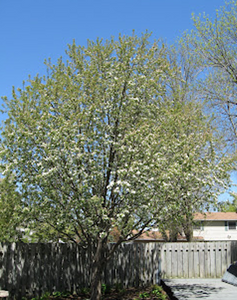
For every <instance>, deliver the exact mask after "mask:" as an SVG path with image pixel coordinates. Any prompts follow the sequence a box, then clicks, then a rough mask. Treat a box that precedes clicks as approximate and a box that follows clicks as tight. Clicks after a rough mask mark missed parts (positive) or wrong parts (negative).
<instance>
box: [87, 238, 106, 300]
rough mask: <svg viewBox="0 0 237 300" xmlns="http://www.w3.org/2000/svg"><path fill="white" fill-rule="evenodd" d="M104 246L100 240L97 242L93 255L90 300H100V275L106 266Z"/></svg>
mask: <svg viewBox="0 0 237 300" xmlns="http://www.w3.org/2000/svg"><path fill="white" fill-rule="evenodd" d="M105 253H106V245H103V242H102V241H101V240H99V241H98V246H97V249H96V251H95V254H94V260H93V266H92V278H91V297H90V300H100V299H101V280H102V274H103V271H104V269H105V266H106V258H105V257H104V256H105V255H104V254H105Z"/></svg>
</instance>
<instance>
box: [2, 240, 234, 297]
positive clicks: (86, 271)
mask: <svg viewBox="0 0 237 300" xmlns="http://www.w3.org/2000/svg"><path fill="white" fill-rule="evenodd" d="M235 260H237V241H233V242H232V241H227V242H196V243H147V244H146V243H134V244H122V245H121V246H120V247H119V248H118V249H117V250H116V251H115V254H114V258H112V260H111V261H110V262H109V264H108V266H107V269H106V272H105V274H104V282H105V283H106V284H109V285H112V284H122V285H123V286H124V287H128V286H138V285H141V284H147V283H151V284H155V283H158V282H159V279H160V277H159V276H162V277H163V278H167V279H168V278H195V277H196V278H205V277H213V278H215V277H216V278H220V277H222V275H223V274H224V272H225V271H226V269H227V267H228V266H229V265H230V263H231V262H234V261H235ZM90 266H91V255H90V253H89V252H88V251H85V250H82V249H79V248H78V246H77V245H74V244H71V243H68V244H16V243H13V244H7V243H5V244H4V243H0V289H4V290H8V291H9V292H10V299H14V298H15V299H20V298H21V297H22V296H27V297H36V296H40V295H41V294H42V293H44V292H47V291H65V290H69V291H71V292H76V291H78V290H79V289H80V288H82V287H88V286H89V283H90V276H91V268H90Z"/></svg>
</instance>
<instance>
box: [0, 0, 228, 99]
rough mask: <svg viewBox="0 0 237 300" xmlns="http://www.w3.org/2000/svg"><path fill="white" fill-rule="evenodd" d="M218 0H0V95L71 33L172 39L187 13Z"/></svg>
mask: <svg viewBox="0 0 237 300" xmlns="http://www.w3.org/2000/svg"><path fill="white" fill-rule="evenodd" d="M224 2H225V1H224V0H117V1H115V0H114V1H113V0H0V38H1V47H0V96H8V97H10V96H11V90H12V86H13V85H14V86H16V87H21V86H22V81H23V80H26V79H27V78H28V75H29V74H30V75H31V76H34V75H35V74H36V73H40V74H43V73H44V71H45V66H44V64H43V62H44V59H47V58H49V57H51V58H52V60H53V61H55V60H56V59H57V58H59V57H60V56H61V55H64V52H65V50H66V48H67V44H71V43H72V40H73V39H75V40H76V43H77V44H79V45H86V42H87V39H90V40H95V39H96V38H97V37H100V38H104V39H108V38H110V37H111V36H115V37H117V36H118V34H119V33H122V34H127V35H129V34H131V33H132V30H133V29H134V30H135V32H136V33H137V34H140V33H141V32H145V31H146V30H148V31H149V32H153V36H152V37H153V38H155V39H157V38H163V39H165V40H166V41H167V42H169V43H172V42H173V41H174V40H175V39H176V38H177V37H178V36H180V35H181V34H182V32H183V31H184V30H186V29H191V28H192V21H191V13H192V12H194V13H195V14H199V13H202V12H206V13H208V14H210V16H215V10H216V9H218V8H219V7H220V6H222V5H224Z"/></svg>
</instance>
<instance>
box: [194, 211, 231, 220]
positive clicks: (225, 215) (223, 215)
mask: <svg viewBox="0 0 237 300" xmlns="http://www.w3.org/2000/svg"><path fill="white" fill-rule="evenodd" d="M194 220H196V221H237V213H236V212H208V213H204V214H202V213H196V214H194Z"/></svg>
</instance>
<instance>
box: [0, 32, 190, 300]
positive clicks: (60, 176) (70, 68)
mask: <svg viewBox="0 0 237 300" xmlns="http://www.w3.org/2000/svg"><path fill="white" fill-rule="evenodd" d="M149 38H150V35H149V34H144V35H142V36H141V37H137V36H136V35H132V36H123V37H122V36H119V39H118V40H117V41H115V40H114V39H113V38H112V39H111V40H108V41H105V42H103V41H102V40H99V39H98V40H97V41H96V42H91V41H89V42H88V45H87V47H81V46H76V45H75V43H73V44H72V45H70V46H69V48H68V51H67V55H68V60H67V61H66V62H64V61H63V59H59V60H58V62H57V63H56V64H51V63H50V62H48V63H47V66H48V76H47V77H40V76H36V77H35V78H33V79H31V78H29V84H28V85H27V86H25V87H23V88H22V89H18V90H17V91H15V90H13V97H12V99H11V100H8V99H5V100H6V104H7V110H8V116H9V117H8V119H7V120H6V122H5V126H4V128H3V131H2V143H1V159H2V167H3V168H4V172H3V173H4V174H5V175H6V176H7V175H8V174H11V173H14V174H15V177H16V179H17V181H18V186H19V190H20V192H21V194H22V208H23V211H24V213H26V214H27V216H28V218H29V222H30V220H31V225H32V224H36V227H35V230H37V226H38V225H37V224H47V226H45V228H46V229H47V228H48V227H49V226H50V227H51V228H53V230H54V231H55V232H57V234H58V235H59V236H60V237H61V238H62V239H63V238H64V239H67V240H71V241H74V242H77V243H78V245H79V246H81V247H87V248H88V249H89V250H90V251H91V253H92V257H93V264H92V272H91V273H92V276H91V299H93V300H95V299H100V296H101V278H102V274H103V271H104V269H105V266H106V263H107V261H108V260H109V259H110V257H111V256H112V254H113V252H114V251H115V249H116V248H117V247H118V246H119V245H120V244H121V243H122V242H123V241H127V240H132V239H134V238H136V237H137V236H139V235H140V234H141V233H142V231H143V230H144V229H145V228H149V227H151V226H152V225H154V223H155V222H156V221H157V220H158V219H159V220H162V216H165V215H167V211H169V205H171V208H172V209H173V208H174V203H175V201H176V199H175V200H174V197H173V198H172V195H174V193H175V192H174V189H172V186H171V187H170V186H169V189H168V188H166V184H167V180H168V178H169V172H170V173H172V176H173V175H174V170H173V169H172V168H167V162H168V161H167V160H166V145H167V146H169V147H170V145H171V144H172V141H174V143H179V140H178V139H177V138H176V139H173V137H172V135H170V136H169V138H168V140H167V138H166V134H167V132H166V130H164V129H165V124H166V120H167V118H168V116H169V120H173V121H172V122H174V123H175V121H176V119H175V118H173V119H172V110H171V109H170V108H171V107H172V106H173V105H174V99H173V100H172V99H171V100H172V101H170V104H169V99H166V97H165V94H166V89H167V82H168V81H169V80H171V79H172V76H174V75H173V74H174V73H173V71H172V68H170V66H169V63H168V61H167V59H166V50H165V48H164V47H162V46H161V47H159V46H158V45H157V44H156V43H153V44H152V45H151V44H150V43H149ZM183 105H185V104H183ZM166 116H167V117H166ZM170 122H171V121H170ZM182 122H185V120H182ZM174 123H173V124H174ZM167 142H168V144H167ZM173 167H175V165H173ZM178 172H182V169H180V168H179V169H178ZM180 176H181V175H180ZM167 193H171V194H172V195H171V196H170V197H168V198H167ZM167 199H172V201H170V202H169V201H165V200H167ZM38 228H39V227H38ZM42 228H44V227H42ZM42 228H41V230H42ZM114 229H116V230H117V231H118V232H119V238H118V240H117V241H116V243H114V244H113V245H112V246H111V247H108V244H109V238H110V234H111V232H112V231H113V230H114ZM134 230H136V234H133V232H134Z"/></svg>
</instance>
